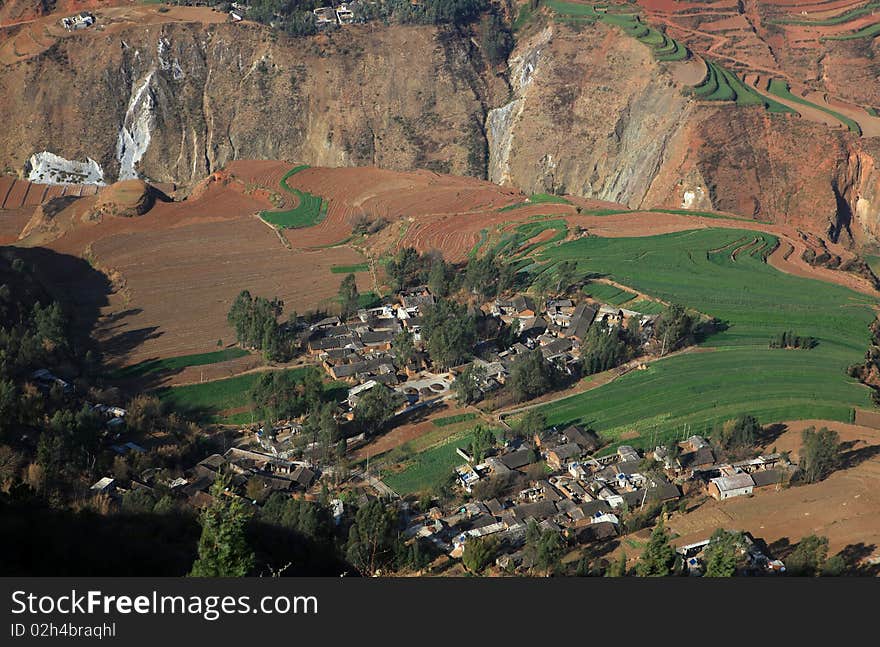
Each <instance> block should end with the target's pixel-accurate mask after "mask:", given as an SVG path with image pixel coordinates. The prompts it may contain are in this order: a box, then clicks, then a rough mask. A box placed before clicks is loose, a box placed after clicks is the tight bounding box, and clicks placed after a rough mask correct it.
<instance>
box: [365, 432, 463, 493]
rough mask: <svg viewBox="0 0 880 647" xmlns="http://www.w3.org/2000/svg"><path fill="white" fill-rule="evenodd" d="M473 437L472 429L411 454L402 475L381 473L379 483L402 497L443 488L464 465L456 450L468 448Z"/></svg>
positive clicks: (400, 473) (401, 472) (399, 473)
mask: <svg viewBox="0 0 880 647" xmlns="http://www.w3.org/2000/svg"><path fill="white" fill-rule="evenodd" d="M473 437H474V432H473V429H468V430H467V431H462V432H460V433H456V434H453V435H452V436H449V437H448V438H446V439H445V440H443V441H442V442H440V443H439V444H436V445H434V446H432V447H430V448H428V449H425V450H423V451H420V452H418V453H416V454H413V455H412V456H411V457H410V458H408V459H407V461H406V466H405V467H404V469H403V470H402V471H400V472H396V473H384V474H383V476H382V480H383V481H384V482H385V484H386V485H388V487H390V488H391V489H392V490H394V491H395V492H397V493H398V494H400V495H401V496H406V495H408V494H413V493H416V492H424V491H427V490H431V489H433V488H435V487H437V486H439V485H441V484H443V483H444V482H445V481H446V480H447V479H448V478H449V477H450V476H451V475H452V473H453V470H454V469H455V467H456V466H458V465H464V463H465V460H464V459H463V458H462V457H461V456H459V455H458V454H457V453H456V451H455V450H456V448H458V447H461V448H462V449H465V448H467V446H468V445H470V443H471V441H472V440H473Z"/></svg>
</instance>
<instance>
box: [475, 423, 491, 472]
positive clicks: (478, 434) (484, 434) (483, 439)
mask: <svg viewBox="0 0 880 647" xmlns="http://www.w3.org/2000/svg"><path fill="white" fill-rule="evenodd" d="M494 446H495V434H494V433H492V430H491V429H489V428H488V427H484V426H483V425H477V426H476V427H475V428H474V437H473V440H472V441H471V444H470V447H469V449H470V453H471V456H473V458H474V462H475V463H482V462H483V458H485V456H486V452H487V451H488V450H489V449H491V448H492V447H494Z"/></svg>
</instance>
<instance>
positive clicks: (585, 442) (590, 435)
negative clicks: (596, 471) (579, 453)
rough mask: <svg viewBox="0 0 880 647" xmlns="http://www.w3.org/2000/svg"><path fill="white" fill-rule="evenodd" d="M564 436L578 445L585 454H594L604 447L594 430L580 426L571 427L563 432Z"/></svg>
mask: <svg viewBox="0 0 880 647" xmlns="http://www.w3.org/2000/svg"><path fill="white" fill-rule="evenodd" d="M562 435H563V436H565V438H566V439H567V440H568V442H570V443H577V445H578V446H579V447H580V448H581V450H583V453H584V454H592V453H593V452H595V451H596V450H597V449H599V447H601V446H602V441H601V440H599V435H598V434H597V433H596V432H595V431H593V430H592V429H584V428H583V427H581V426H580V425H571V426H569V427H566V428H565V429H563V430H562Z"/></svg>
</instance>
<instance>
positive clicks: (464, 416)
mask: <svg viewBox="0 0 880 647" xmlns="http://www.w3.org/2000/svg"><path fill="white" fill-rule="evenodd" d="M476 417H477V414H475V413H459V414H458V415H455V416H446V417H445V418H434V420H433V422H434V426H436V427H448V426H449V425H454V424H457V423H459V422H467V421H468V420H473V419H474V418H476Z"/></svg>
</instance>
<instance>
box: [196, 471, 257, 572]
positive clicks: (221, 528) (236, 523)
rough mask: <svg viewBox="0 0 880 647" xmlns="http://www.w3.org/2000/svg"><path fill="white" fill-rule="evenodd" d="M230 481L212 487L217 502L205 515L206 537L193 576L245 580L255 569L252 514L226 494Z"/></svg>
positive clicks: (219, 479) (218, 481) (219, 480)
mask: <svg viewBox="0 0 880 647" xmlns="http://www.w3.org/2000/svg"><path fill="white" fill-rule="evenodd" d="M228 484H229V481H228V480H227V479H226V478H225V477H223V476H218V477H217V479H216V480H215V481H214V485H213V486H211V496H212V497H213V498H214V501H213V502H212V503H211V505H210V506H209V507H207V508H206V509H205V511H204V512H202V514H201V517H200V518H199V523H200V524H201V526H202V536H201V538H200V539H199V553H198V555H199V556H198V558H197V559H196V561H195V563H193V566H192V571H190V576H191V577H244V576H246V575H248V573H250V571H251V569H253V567H254V562H255V557H254V552H253V550H251V548H250V547H249V546H248V543H247V538H246V536H245V530H246V528H247V525H248V522H249V521H250V519H251V513H250V510H249V509H248V508H246V507H245V504H244V502H243V501H241V500H240V499H238V498H232V497H230V496H228V495H227V494H226V488H227V487H228Z"/></svg>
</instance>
